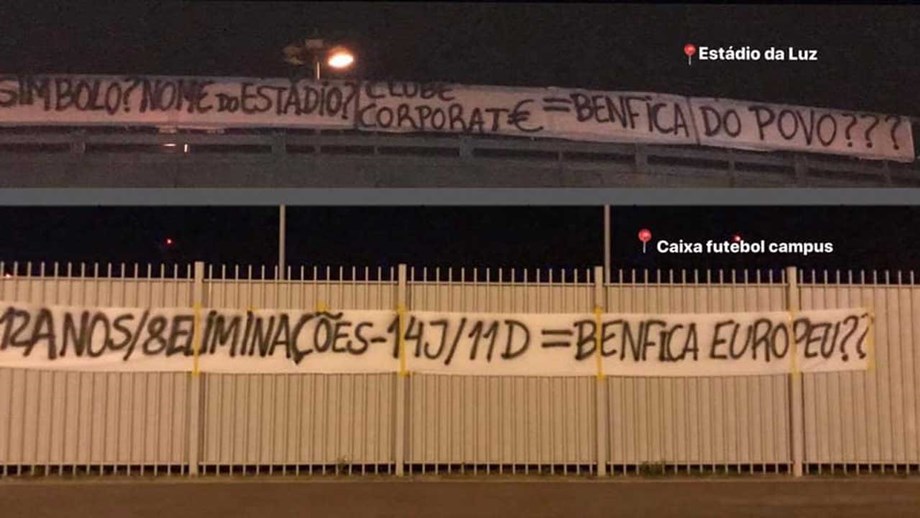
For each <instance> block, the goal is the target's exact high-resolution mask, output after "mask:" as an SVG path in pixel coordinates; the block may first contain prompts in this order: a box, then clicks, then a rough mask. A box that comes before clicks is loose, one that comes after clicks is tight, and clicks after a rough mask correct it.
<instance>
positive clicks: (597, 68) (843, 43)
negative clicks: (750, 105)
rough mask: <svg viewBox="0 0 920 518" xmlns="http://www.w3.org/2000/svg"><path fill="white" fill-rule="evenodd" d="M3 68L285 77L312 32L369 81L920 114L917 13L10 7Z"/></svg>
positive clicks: (99, 0)
mask: <svg viewBox="0 0 920 518" xmlns="http://www.w3.org/2000/svg"><path fill="white" fill-rule="evenodd" d="M0 14H2V15H0V56H2V60H3V64H2V68H3V69H4V71H6V72H20V73H24V72H34V73H40V72H45V73H51V72H68V73H114V74H122V73H143V74H177V75H225V76H256V77H257V76H283V75H285V74H286V73H287V70H286V68H285V66H286V65H285V64H284V63H283V61H282V59H281V52H280V49H281V48H283V47H284V46H285V45H287V44H289V43H291V42H293V41H295V40H300V39H303V38H304V37H306V36H308V35H309V34H310V33H312V31H313V30H314V29H316V30H318V31H319V32H320V34H322V35H323V36H324V37H326V38H327V39H334V40H336V41H340V42H343V43H350V44H351V45H352V46H354V47H355V48H356V49H357V52H358V54H359V66H358V68H357V69H356V70H354V72H353V74H354V75H357V76H360V77H363V78H367V79H401V80H416V81H429V80H439V81H452V82H460V83H478V84H496V85H518V86H545V85H555V86H569V87H582V88H597V89H608V90H639V91H643V90H644V91H653V92H662V93H676V94H684V95H697V96H714V97H731V98H737V99H748V100H755V101H766V102H789V103H798V104H804V105H814V106H826V107H831V108H840V109H862V110H867V111H878V112H885V113H898V114H903V115H914V116H917V115H920V95H917V90H916V85H917V84H920V66H918V65H917V64H918V58H917V51H918V49H920V8H918V7H914V6H910V5H902V6H870V5H862V6H861V5H827V6H787V5H783V6H724V5H696V6H682V5H619V4H609V3H596V4H573V3H568V2H562V3H558V4H552V3H536V4H525V3H518V2H515V3H508V4H494V3H488V4H486V3H479V4H473V3H430V2H414V3H384V2H373V3H364V2H347V3H336V2H322V3H312V2H288V3H273V2H195V3H190V2H178V1H168V2H153V1H149V2H136V1H111V0H77V1H44V2H35V1H34V0H4V2H3V8H2V13H0ZM688 41H690V42H693V43H696V44H697V45H706V46H710V47H717V46H726V47H727V46H729V45H733V46H734V47H742V46H745V45H749V46H751V47H754V48H765V47H768V46H779V47H788V46H793V47H796V48H801V49H817V50H818V51H819V61H818V62H817V63H792V62H784V63H768V62H764V61H759V62H755V63H738V62H736V63H725V62H721V63H720V62H697V63H695V64H694V65H693V66H687V64H686V57H685V56H684V54H683V53H682V49H683V45H684V44H685V43H687V42H688Z"/></svg>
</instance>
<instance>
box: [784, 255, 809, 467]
mask: <svg viewBox="0 0 920 518" xmlns="http://www.w3.org/2000/svg"><path fill="white" fill-rule="evenodd" d="M786 308H787V310H788V311H789V312H790V314H791V315H792V316H793V318H792V320H793V321H794V320H795V314H796V313H798V312H799V310H800V309H801V308H800V307H799V275H798V272H797V271H796V268H795V266H788V267H786ZM790 332H791V333H792V334H793V336H794V334H795V330H794V329H790ZM792 343H793V346H792V354H793V355H794V356H793V358H792V361H793V365H796V362H798V358H797V355H798V351H797V350H796V347H795V345H794V344H795V339H794V338H793V340H792ZM789 399H790V401H789V412H790V413H791V414H792V416H791V419H790V423H791V424H792V427H791V429H790V433H791V434H792V437H791V441H790V442H791V449H792V475H793V476H795V477H801V476H802V474H803V472H804V469H803V468H804V465H803V463H804V457H805V426H804V424H805V423H804V419H805V415H804V406H805V405H804V401H803V395H802V373H801V372H799V369H798V366H796V367H794V368H793V370H792V372H791V373H790V374H789Z"/></svg>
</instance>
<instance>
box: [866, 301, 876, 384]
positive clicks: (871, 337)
mask: <svg viewBox="0 0 920 518" xmlns="http://www.w3.org/2000/svg"><path fill="white" fill-rule="evenodd" d="M866 337H867V338H868V339H869V341H868V343H867V344H866V345H867V346H868V347H869V361H868V365H867V369H868V371H869V372H875V312H874V311H869V329H868V330H867V331H866Z"/></svg>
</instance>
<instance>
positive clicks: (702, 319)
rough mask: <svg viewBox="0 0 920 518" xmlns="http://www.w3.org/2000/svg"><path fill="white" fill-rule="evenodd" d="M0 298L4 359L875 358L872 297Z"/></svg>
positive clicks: (770, 370) (638, 364)
mask: <svg viewBox="0 0 920 518" xmlns="http://www.w3.org/2000/svg"><path fill="white" fill-rule="evenodd" d="M0 309H2V313H0V331H2V337H0V367H16V368H32V369H51V370H88V371H118V372H122V371H141V372H143V371H201V372H227V373H373V372H380V373H386V372H427V373H442V374H456V375H509V376H515V375H532V376H585V375H601V374H605V375H612V376H740V375H764V374H781V373H787V372H793V371H795V370H800V371H802V372H827V371H840V370H861V369H865V368H866V367H867V366H868V355H869V350H870V348H869V345H868V344H869V343H871V336H870V335H871V316H870V314H869V312H868V311H866V310H862V309H845V310H827V311H806V312H801V313H797V314H795V315H793V314H790V313H786V312H767V313H725V314H705V313H704V314H678V315H674V314H657V315H643V314H596V315H591V314H586V315H581V314H493V313H440V312H409V313H404V314H403V315H402V316H401V317H400V316H398V314H397V313H396V312H391V311H379V310H347V311H338V312H337V311H309V312H307V311H299V310H260V311H242V310H231V309H202V310H199V311H197V312H196V311H195V310H193V309H182V308H163V309H141V308H81V307H65V306H40V305H34V304H17V303H3V304H2V306H0ZM400 330H401V332H400ZM598 331H600V332H598ZM400 337H401V340H400V339H399V338H400ZM195 344H200V347H196V346H195ZM598 346H599V347H600V348H599V349H598Z"/></svg>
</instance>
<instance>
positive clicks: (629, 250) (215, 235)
mask: <svg viewBox="0 0 920 518" xmlns="http://www.w3.org/2000/svg"><path fill="white" fill-rule="evenodd" d="M277 218H278V210H277V209H276V208H271V207H211V208H204V207H195V208H193V207H142V208H126V207H102V208H92V207H72V208H59V207H55V208H0V221H4V222H5V223H4V227H5V228H4V238H3V239H2V240H0V258H2V259H4V260H7V261H12V260H21V261H27V260H32V261H89V262H93V261H101V262H109V261H111V262H115V263H120V262H127V263H132V262H141V263H146V262H153V263H161V262H162V263H167V264H171V263H180V264H183V263H188V262H190V261H195V260H202V261H206V262H208V263H211V264H215V265H219V264H226V265H234V264H240V265H250V264H251V265H255V266H259V265H266V266H267V267H271V266H272V265H274V264H275V263H276V261H277V246H278V237H277V221H278V219H277ZM287 218H288V242H287V248H288V261H287V262H288V264H290V265H292V266H297V267H299V266H300V265H305V266H309V267H312V266H316V265H318V266H345V267H350V266H357V267H363V266H370V267H375V266H393V265H396V264H398V263H400V262H405V263H407V264H410V265H414V266H418V267H422V266H428V267H486V266H491V267H499V266H501V267H518V268H523V267H527V268H547V267H551V268H590V267H592V266H595V265H602V264H603V209H602V208H601V207H288V215H287ZM612 220H613V228H614V232H613V246H612V253H613V263H614V266H615V267H621V268H704V267H713V268H772V269H780V268H783V267H785V266H790V265H794V266H799V267H802V268H819V269H823V268H830V269H838V268H839V269H889V268H890V269H902V270H910V269H914V268H916V266H917V265H918V264H920V247H917V246H916V243H920V208H918V207H723V208H697V207H679V208H671V207H614V208H613V217H612ZM640 228H648V229H649V230H651V231H652V234H653V243H650V244H649V246H648V248H647V252H646V253H645V254H643V253H642V245H641V243H640V242H639V240H638V238H637V233H638V231H639V229H640ZM736 233H737V234H740V235H741V236H742V237H743V239H744V240H746V241H759V240H766V241H776V242H780V241H782V242H790V241H791V242H813V243H822V242H828V241H829V242H832V243H833V244H834V248H835V250H834V253H832V254H811V255H808V256H805V257H803V256H801V255H783V254H756V255H731V254H726V255H673V254H669V255H663V254H659V253H657V252H655V251H654V246H653V245H654V241H657V240H658V239H666V240H668V241H677V240H680V239H683V240H685V241H702V242H705V241H706V240H708V239H712V240H717V241H724V240H728V239H731V238H732V236H733V235H734V234H736ZM167 238H169V239H172V240H174V245H173V246H171V247H168V246H165V241H166V239H167Z"/></svg>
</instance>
